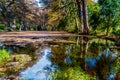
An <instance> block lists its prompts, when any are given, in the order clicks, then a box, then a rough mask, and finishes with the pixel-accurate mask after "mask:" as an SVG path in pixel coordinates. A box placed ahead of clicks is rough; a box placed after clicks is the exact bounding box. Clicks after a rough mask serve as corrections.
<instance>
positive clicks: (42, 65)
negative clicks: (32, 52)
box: [20, 49, 51, 80]
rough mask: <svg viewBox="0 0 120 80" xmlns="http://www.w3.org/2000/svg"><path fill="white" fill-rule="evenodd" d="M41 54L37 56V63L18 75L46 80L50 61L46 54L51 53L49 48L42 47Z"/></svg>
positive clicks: (32, 79) (35, 79)
mask: <svg viewBox="0 0 120 80" xmlns="http://www.w3.org/2000/svg"><path fill="white" fill-rule="evenodd" d="M41 52H43V54H44V55H43V56H42V57H41V58H39V60H38V61H37V63H36V64H35V65H33V66H32V67H29V68H27V69H26V70H25V71H22V72H21V73H20V76H21V77H22V78H24V79H27V80H46V79H47V77H48V76H49V74H50V72H51V68H50V67H51V62H50V61H49V60H48V56H49V55H50V53H51V50H50V49H43V50H42V51H41Z"/></svg>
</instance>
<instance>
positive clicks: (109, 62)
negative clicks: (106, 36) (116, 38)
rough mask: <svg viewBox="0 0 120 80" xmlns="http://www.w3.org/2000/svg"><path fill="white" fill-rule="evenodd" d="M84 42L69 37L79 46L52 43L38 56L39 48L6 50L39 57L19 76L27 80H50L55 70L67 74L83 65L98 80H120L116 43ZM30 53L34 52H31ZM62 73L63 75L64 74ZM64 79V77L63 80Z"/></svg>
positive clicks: (42, 48) (93, 40) (40, 51)
mask: <svg viewBox="0 0 120 80" xmlns="http://www.w3.org/2000/svg"><path fill="white" fill-rule="evenodd" d="M82 39H83V38H82ZM82 39H81V38H79V39H78V38H70V40H73V41H75V42H77V43H76V44H71V43H54V44H52V43H51V44H48V45H47V47H46V46H45V47H43V46H39V47H40V48H41V49H40V50H39V51H37V54H35V53H34V52H36V50H37V49H34V48H29V47H28V46H27V47H26V48H18V47H12V48H10V47H7V48H6V49H7V50H8V51H10V52H12V51H13V52H16V53H18V54H20V53H22V52H23V51H24V52H23V53H25V54H29V55H32V56H37V57H38V59H37V60H36V61H35V63H34V64H33V65H32V66H29V65H28V66H27V68H26V69H24V70H21V71H20V72H19V75H18V76H19V77H21V78H23V79H26V80H47V79H50V75H51V73H53V72H54V71H56V70H59V71H60V69H61V68H62V71H65V70H66V69H68V68H69V67H70V66H80V67H81V68H82V69H83V71H84V72H85V73H86V74H88V75H91V76H95V77H96V78H95V80H114V79H116V80H119V72H120V65H119V53H120V49H115V48H112V47H113V46H115V44H114V42H111V41H106V40H103V39H90V40H88V39H84V40H82ZM27 49H28V50H27ZM32 49H34V50H32ZM22 50H23V51H22ZM31 51H32V52H33V53H30V52H31ZM38 54H40V55H38ZM60 73H61V75H62V72H61V71H60ZM56 74H57V73H56ZM59 75H60V74H59ZM66 75H69V74H66ZM64 79H65V78H64V76H63V78H62V79H60V80H64ZM51 80H52V78H51ZM67 80H73V79H67ZM78 80H80V79H78Z"/></svg>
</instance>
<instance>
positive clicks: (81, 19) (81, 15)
mask: <svg viewBox="0 0 120 80" xmlns="http://www.w3.org/2000/svg"><path fill="white" fill-rule="evenodd" d="M76 2H77V6H78V14H79V15H78V16H79V18H80V33H83V13H82V4H81V2H80V1H79V0H76Z"/></svg>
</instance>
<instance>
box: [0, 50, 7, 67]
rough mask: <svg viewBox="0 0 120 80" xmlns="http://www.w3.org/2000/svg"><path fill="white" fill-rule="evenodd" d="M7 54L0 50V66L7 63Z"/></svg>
mask: <svg viewBox="0 0 120 80" xmlns="http://www.w3.org/2000/svg"><path fill="white" fill-rule="evenodd" d="M8 58H9V52H7V51H6V50H0V65H3V64H5V63H6V62H7V61H8Z"/></svg>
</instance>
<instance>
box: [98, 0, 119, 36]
mask: <svg viewBox="0 0 120 80" xmlns="http://www.w3.org/2000/svg"><path fill="white" fill-rule="evenodd" d="M98 3H99V6H100V18H101V20H102V22H103V23H102V26H101V29H102V30H106V35H107V36H108V35H109V32H110V31H112V30H114V29H115V28H116V27H118V25H119V22H120V0H98Z"/></svg>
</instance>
